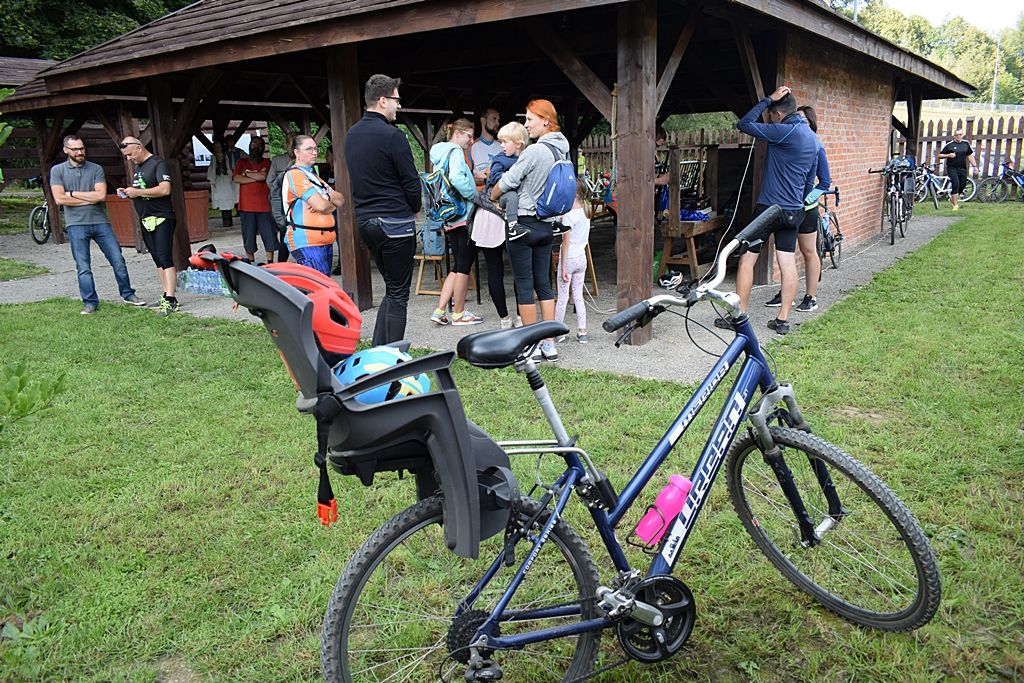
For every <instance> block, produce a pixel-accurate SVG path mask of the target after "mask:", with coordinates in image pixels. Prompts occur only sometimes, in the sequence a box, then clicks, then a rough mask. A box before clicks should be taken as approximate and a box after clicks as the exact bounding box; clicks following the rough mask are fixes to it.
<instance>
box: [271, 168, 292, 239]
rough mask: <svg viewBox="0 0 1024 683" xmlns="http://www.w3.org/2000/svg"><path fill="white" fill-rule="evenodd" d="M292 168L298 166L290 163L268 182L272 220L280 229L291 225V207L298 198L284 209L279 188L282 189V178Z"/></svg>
mask: <svg viewBox="0 0 1024 683" xmlns="http://www.w3.org/2000/svg"><path fill="white" fill-rule="evenodd" d="M293 168H298V167H297V166H296V165H295V164H292V165H291V166H289V167H288V168H286V169H285V170H283V171H281V172H280V173H278V174H277V175H276V176H274V179H273V180H272V181H271V182H270V214H271V215H272V216H273V217H274V222H275V223H276V224H277V227H278V229H280V230H286V229H287V228H288V227H289V226H290V225H291V215H292V209H294V208H295V202H296V201H298V199H295V200H293V201H292V203H291V205H290V206H289V207H288V210H287V211H285V210H284V197H283V196H282V192H281V190H282V189H284V179H285V178H286V177H287V176H288V172H289V171H290V170H292V169H293Z"/></svg>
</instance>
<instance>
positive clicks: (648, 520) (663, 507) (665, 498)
mask: <svg viewBox="0 0 1024 683" xmlns="http://www.w3.org/2000/svg"><path fill="white" fill-rule="evenodd" d="M668 479H669V483H668V486H666V487H665V488H663V489H662V490H661V493H659V494H658V497H657V498H655V499H654V505H652V506H651V507H649V508H647V514H645V515H644V516H643V519H641V520H640V523H639V524H637V525H636V535H637V536H639V537H640V540H642V541H643V542H644V544H645V545H647V546H648V547H652V546H655V545H657V544H658V541H660V540H661V537H662V536H664V535H665V532H666V531H667V530H668V526H669V524H671V523H672V520H673V519H675V518H676V517H678V516H679V512H680V511H681V510H682V509H683V505H684V504H685V503H686V496H687V494H688V493H690V488H691V487H692V486H693V484H692V483H691V482H690V480H689V479H687V478H686V477H684V476H683V475H681V474H673V475H672V476H671V477H669V478H668Z"/></svg>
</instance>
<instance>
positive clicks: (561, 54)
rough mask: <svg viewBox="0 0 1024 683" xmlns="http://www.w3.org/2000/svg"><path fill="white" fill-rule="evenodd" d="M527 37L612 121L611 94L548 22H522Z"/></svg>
mask: <svg viewBox="0 0 1024 683" xmlns="http://www.w3.org/2000/svg"><path fill="white" fill-rule="evenodd" d="M523 23H524V24H525V26H526V27H527V31H528V33H530V35H532V36H533V39H534V42H535V43H536V44H537V47H539V48H540V49H541V50H543V52H544V54H546V55H547V56H548V57H549V58H550V59H551V61H553V62H554V63H555V64H556V65H557V66H558V68H560V69H561V70H562V72H563V73H564V74H565V75H566V76H567V77H568V78H569V80H570V81H572V84H573V85H575V86H576V88H577V90H579V91H580V92H581V93H582V94H583V96H584V97H586V98H587V100H588V101H589V102H590V103H591V104H592V105H594V107H595V108H596V109H597V110H598V111H599V112H601V115H602V116H604V117H605V118H606V119H608V120H609V121H611V120H612V92H611V89H610V88H609V87H608V86H607V85H605V84H604V81H602V80H601V79H600V78H598V76H597V74H595V73H594V72H593V71H592V70H591V68H590V67H589V66H587V65H586V63H584V61H583V60H582V59H580V58H579V56H578V55H577V54H576V53H575V52H574V51H573V50H572V48H571V47H569V45H568V44H567V43H566V42H565V41H564V40H562V38H561V36H559V35H558V34H557V33H555V32H554V31H552V30H551V27H550V25H549V24H548V22H546V21H544V20H533V21H529V22H523Z"/></svg>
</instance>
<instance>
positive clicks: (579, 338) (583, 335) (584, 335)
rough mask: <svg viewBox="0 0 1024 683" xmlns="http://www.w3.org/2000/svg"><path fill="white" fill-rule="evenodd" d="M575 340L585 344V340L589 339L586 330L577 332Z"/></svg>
mask: <svg viewBox="0 0 1024 683" xmlns="http://www.w3.org/2000/svg"><path fill="white" fill-rule="evenodd" d="M576 341H578V342H579V343H580V344H586V343H587V342H589V341H590V337H588V336H587V333H586V332H577V333H576Z"/></svg>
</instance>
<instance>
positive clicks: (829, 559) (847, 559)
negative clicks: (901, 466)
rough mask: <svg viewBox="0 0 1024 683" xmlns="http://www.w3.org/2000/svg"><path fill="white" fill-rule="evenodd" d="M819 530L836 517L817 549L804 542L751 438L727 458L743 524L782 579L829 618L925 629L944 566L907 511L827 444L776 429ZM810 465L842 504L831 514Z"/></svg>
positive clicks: (888, 627) (740, 442)
mask: <svg viewBox="0 0 1024 683" xmlns="http://www.w3.org/2000/svg"><path fill="white" fill-rule="evenodd" d="M771 432H772V437H773V438H774V439H775V443H776V444H777V445H778V446H779V447H780V448H781V449H782V455H783V458H784V459H785V463H786V465H788V466H789V468H790V470H791V471H792V475H793V483H794V484H795V486H796V488H797V491H798V492H799V494H800V497H801V498H802V499H803V503H804V505H805V506H806V508H807V512H808V513H809V514H810V515H811V517H812V518H813V521H814V523H815V524H820V523H821V521H822V520H826V521H831V520H835V525H834V526H833V527H832V528H831V529H830V530H829V531H827V532H825V533H824V535H823V536H822V537H821V540H820V542H819V543H817V544H815V545H813V546H812V547H805V546H804V545H803V544H802V543H800V542H799V541H798V532H796V519H795V516H794V513H793V509H792V507H791V506H790V504H789V502H788V500H787V499H786V497H785V495H784V494H783V492H782V489H781V487H780V485H779V480H778V478H777V477H776V475H775V473H774V472H773V471H772V469H771V468H770V467H769V466H768V465H767V464H766V463H765V462H764V458H763V456H762V453H761V451H760V450H759V449H758V447H757V445H756V444H755V443H754V439H753V437H751V436H750V434H749V433H748V434H747V435H745V436H743V437H742V438H740V439H738V440H737V441H736V443H735V444H734V445H733V447H732V449H731V450H730V452H729V460H728V463H727V475H728V476H727V479H728V485H729V495H730V497H731V498H732V503H733V506H734V507H735V508H736V512H737V513H738V514H739V517H740V520H741V521H742V522H743V526H744V527H745V528H746V529H747V532H748V533H749V534H750V536H751V537H752V538H753V539H754V542H755V543H756V544H757V546H758V548H759V549H760V550H761V552H763V553H764V554H765V556H767V557H768V559H769V560H770V561H771V562H772V564H774V565H775V567H776V568H777V569H778V570H779V571H781V572H782V574H783V576H785V577H786V578H787V579H789V580H790V581H791V582H793V584H794V585H795V586H796V587H797V588H799V589H800V590H802V591H804V592H805V593H807V594H808V595H810V596H811V597H813V598H814V599H815V600H817V601H818V602H820V603H821V604H822V605H824V606H825V607H826V608H827V609H829V610H830V611H832V612H834V613H836V614H838V615H839V616H841V617H843V618H844V619H848V620H850V621H852V622H853V623H855V624H860V625H861V626H870V627H872V628H877V629H882V630H886V631H909V630H912V629H915V628H919V627H921V626H923V625H924V624H926V623H928V621H929V620H930V619H931V618H932V617H933V616H934V615H935V612H936V610H937V609H938V607H939V599H940V596H941V592H942V589H941V581H940V578H939V568H938V564H937V563H936V561H935V555H934V554H933V553H932V550H931V547H930V546H929V545H928V540H927V539H926V538H925V535H924V532H922V531H921V528H920V526H918V524H917V521H916V520H915V519H914V516H913V515H912V514H911V513H910V511H909V510H907V508H906V507H905V506H904V505H903V503H901V502H900V501H899V499H897V498H896V496H895V495H894V494H893V493H892V491H890V490H889V489H888V488H887V487H886V486H885V484H883V483H882V482H881V480H879V479H878V477H876V476H875V475H874V474H872V473H871V472H870V471H869V470H868V469H867V468H866V467H864V466H863V465H861V464H860V463H858V462H857V461H856V460H854V459H853V458H851V457H850V456H849V455H847V454H845V453H843V452H842V451H841V450H839V449H838V448H836V447H835V446H832V445H830V444H828V443H826V442H825V441H823V440H822V439H820V438H818V437H816V436H814V435H812V434H806V433H804V432H800V431H797V430H794V429H785V428H779V427H772V428H771ZM813 463H824V464H825V465H826V466H827V468H828V471H829V474H830V475H831V480H832V483H833V484H834V486H835V491H836V493H837V494H838V496H839V500H840V502H841V504H842V512H841V515H838V516H835V517H830V516H829V504H828V502H827V501H826V500H825V497H824V495H823V494H822V488H823V487H822V486H821V485H820V484H819V483H818V479H817V475H816V473H815V471H814V469H813V467H814V466H815V465H814V464H813Z"/></svg>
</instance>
